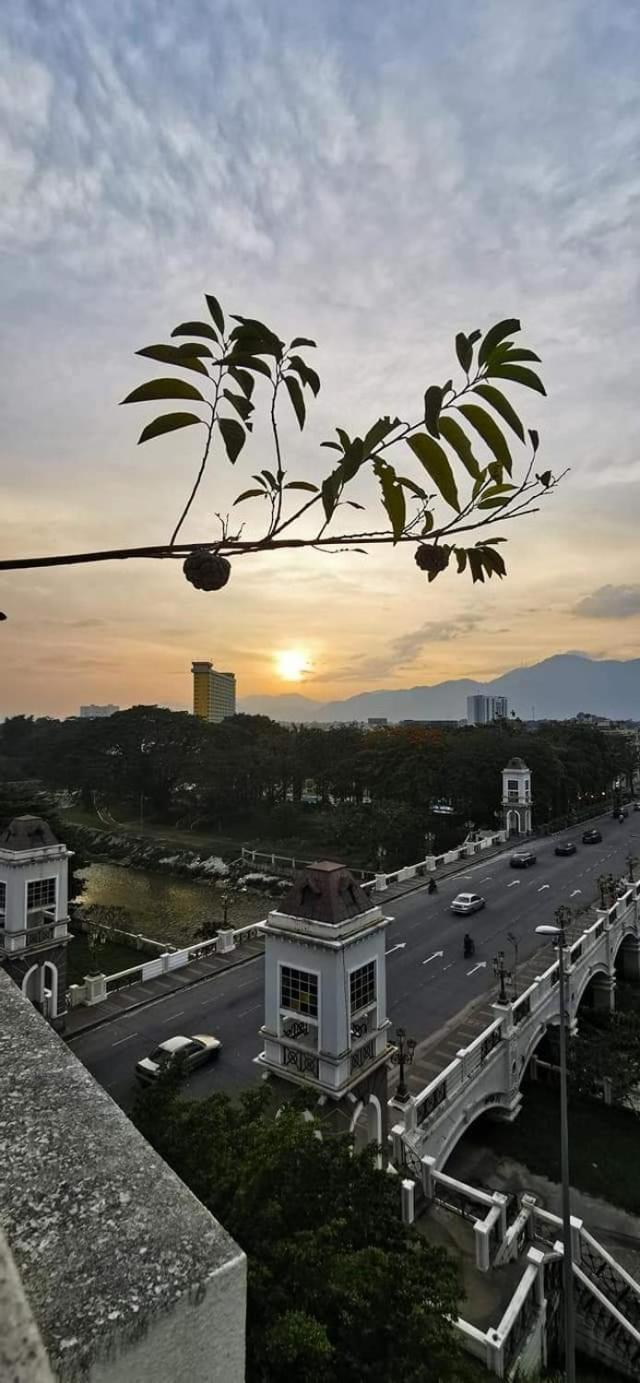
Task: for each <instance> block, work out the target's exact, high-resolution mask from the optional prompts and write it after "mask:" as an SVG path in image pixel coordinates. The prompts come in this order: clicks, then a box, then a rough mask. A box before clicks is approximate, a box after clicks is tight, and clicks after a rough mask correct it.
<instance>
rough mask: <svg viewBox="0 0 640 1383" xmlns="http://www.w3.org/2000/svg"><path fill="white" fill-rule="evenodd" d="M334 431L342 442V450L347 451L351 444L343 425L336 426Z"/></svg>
mask: <svg viewBox="0 0 640 1383" xmlns="http://www.w3.org/2000/svg"><path fill="white" fill-rule="evenodd" d="M336 432H337V434H338V436H339V438H340V441H341V442H342V450H343V451H344V452H347V451H348V450H349V448H350V446H351V438H350V436H349V433H348V432H345V430H344V428H343V427H337V428H336Z"/></svg>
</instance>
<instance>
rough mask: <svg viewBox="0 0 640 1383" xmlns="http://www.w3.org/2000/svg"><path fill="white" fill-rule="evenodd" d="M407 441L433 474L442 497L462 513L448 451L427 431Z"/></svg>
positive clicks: (422, 463) (427, 470) (430, 473)
mask: <svg viewBox="0 0 640 1383" xmlns="http://www.w3.org/2000/svg"><path fill="white" fill-rule="evenodd" d="M407 442H408V445H409V446H410V447H411V450H412V452H413V453H414V456H417V458H418V460H419V461H420V463H421V465H423V466H424V468H425V470H426V472H427V474H428V475H430V476H431V479H432V480H433V482H434V485H437V487H438V489H439V491H440V494H441V495H442V498H443V499H444V500H445V501H446V503H447V504H450V505H451V508H452V509H456V510H457V512H458V513H460V501H459V499H458V490H457V487H456V482H455V480H454V478H453V471H452V470H451V466H450V465H449V461H448V459H447V455H446V452H444V451H443V449H442V447H441V446H440V445H439V444H438V442H434V440H433V438H432V437H427V435H426V433H425V432H419V433H418V434H417V436H416V437H408V438H407Z"/></svg>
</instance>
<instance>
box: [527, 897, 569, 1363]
mask: <svg viewBox="0 0 640 1383" xmlns="http://www.w3.org/2000/svg"><path fill="white" fill-rule="evenodd" d="M570 917H571V913H570V911H569V909H568V908H558V910H557V912H556V914H555V918H556V923H555V926H542V927H536V932H537V934H538V936H550V937H552V938H553V941H554V944H555V945H556V946H557V948H558V979H559V1001H560V1161H561V1169H562V1171H561V1175H562V1232H563V1237H564V1253H563V1256H562V1276H563V1286H564V1370H565V1379H566V1383H576V1358H575V1322H574V1310H573V1249H572V1243H571V1188H570V1184H569V1115H568V1107H567V1014H566V974H565V947H566V938H565V924H566V923H567V921H569V919H570Z"/></svg>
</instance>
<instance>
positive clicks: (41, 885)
mask: <svg viewBox="0 0 640 1383" xmlns="http://www.w3.org/2000/svg"><path fill="white" fill-rule="evenodd" d="M55 905H56V880H55V879H31V881H30V883H28V884H27V912H36V911H37V910H38V909H39V908H54V907H55Z"/></svg>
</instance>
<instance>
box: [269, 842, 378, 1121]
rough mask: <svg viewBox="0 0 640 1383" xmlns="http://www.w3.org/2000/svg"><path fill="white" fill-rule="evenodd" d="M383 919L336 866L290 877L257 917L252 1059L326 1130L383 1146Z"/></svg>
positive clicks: (328, 864)
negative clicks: (259, 1018) (261, 921)
mask: <svg viewBox="0 0 640 1383" xmlns="http://www.w3.org/2000/svg"><path fill="white" fill-rule="evenodd" d="M387 923H388V919H387V918H385V917H384V916H383V914H382V912H381V910H380V908H379V906H377V904H373V905H372V902H371V899H370V898H369V897H368V896H367V894H366V893H365V892H364V890H363V889H361V888H360V886H359V884H357V883H356V881H355V879H354V878H353V876H352V875H351V874H350V873H349V871H348V869H346V868H345V867H344V865H342V864H335V863H334V862H332V861H328V860H325V861H322V862H321V863H318V864H314V865H311V866H310V867H309V868H308V869H306V870H305V871H304V872H303V873H301V874H300V875H299V876H298V878H297V879H296V881H295V883H294V884H293V887H292V888H291V889H290V890H289V892H288V893H287V895H286V896H285V898H284V899H283V900H282V902H281V903H280V904H279V907H278V908H277V910H275V911H273V912H271V913H269V917H268V919H267V922H266V924H265V929H264V936H265V1002H264V1025H263V1027H262V1028H261V1036H262V1037H263V1039H264V1050H263V1051H262V1052H261V1053H260V1055H259V1056H258V1057H257V1058H256V1061H257V1064H258V1065H259V1066H261V1067H262V1069H263V1071H264V1072H265V1073H268V1074H269V1076H270V1078H271V1079H272V1080H274V1081H276V1082H278V1083H281V1082H282V1083H284V1082H286V1083H293V1084H294V1085H297V1086H301V1087H304V1089H305V1090H306V1091H307V1092H308V1095H309V1104H308V1108H309V1110H310V1112H312V1113H313V1114H314V1115H315V1116H316V1117H318V1118H320V1119H321V1120H322V1121H323V1123H325V1122H326V1123H327V1124H328V1125H329V1128H328V1131H334V1132H338V1131H341V1132H344V1131H350V1132H352V1133H353V1134H354V1136H355V1140H356V1143H360V1144H363V1143H368V1142H375V1143H378V1144H380V1145H381V1146H382V1147H383V1148H384V1147H386V1136H387V1129H386V1113H387V1063H388V1061H389V1057H390V1055H391V1049H390V1045H389V1039H388V1030H389V1027H390V1022H389V1019H388V1018H387V995H386V962H385V933H386V929H387ZM284 1089H285V1087H284V1085H283V1093H284Z"/></svg>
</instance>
